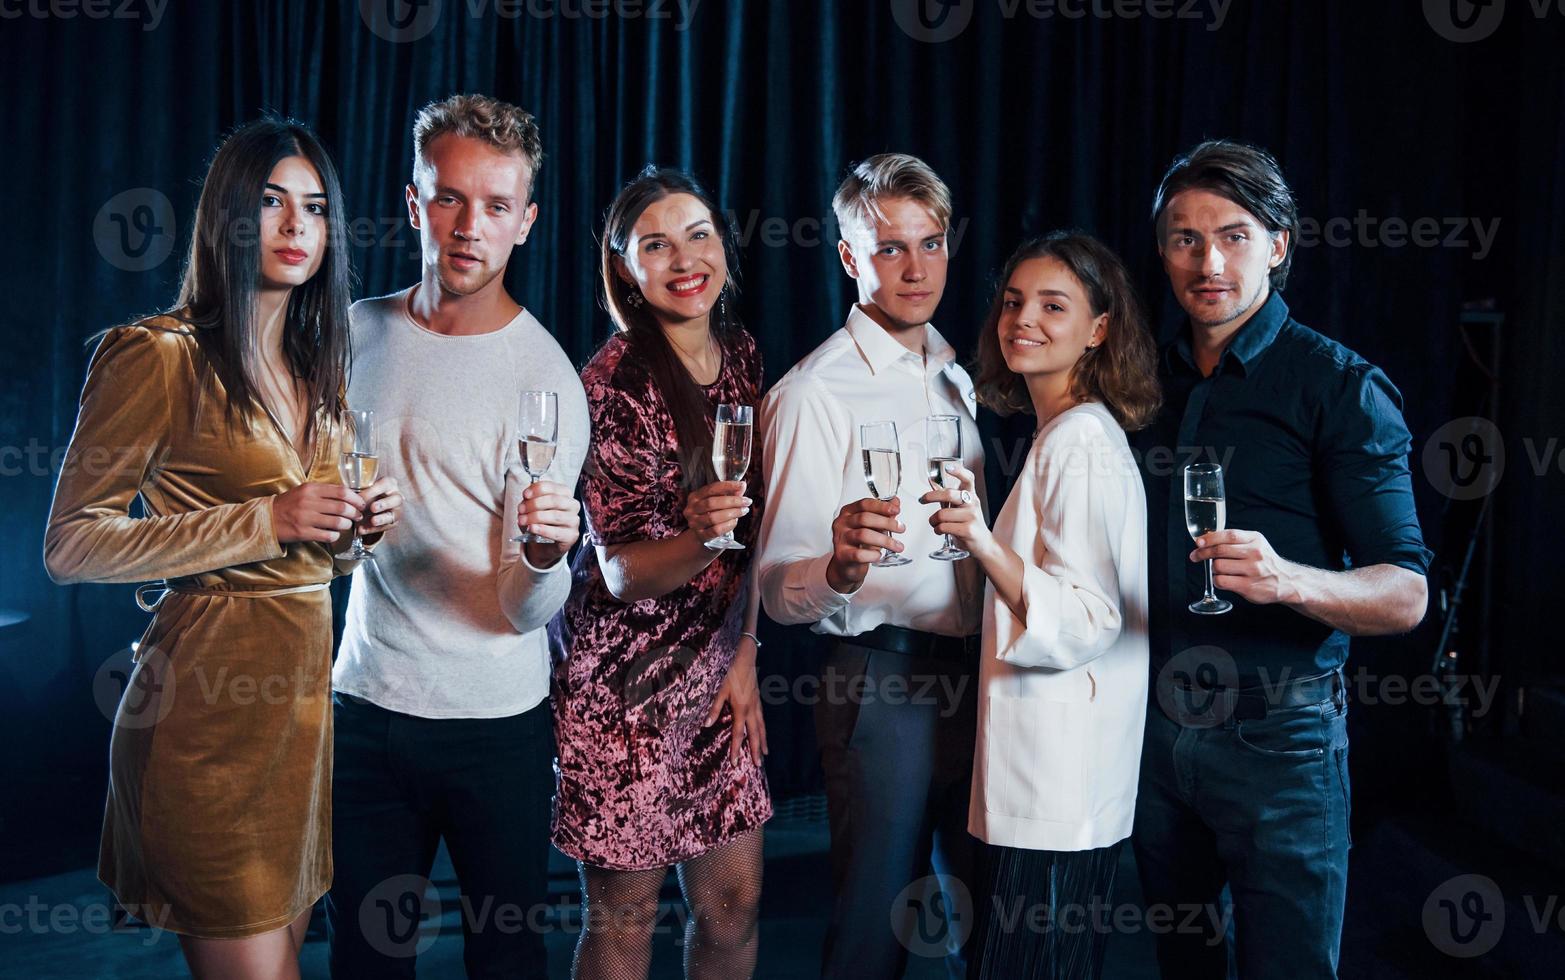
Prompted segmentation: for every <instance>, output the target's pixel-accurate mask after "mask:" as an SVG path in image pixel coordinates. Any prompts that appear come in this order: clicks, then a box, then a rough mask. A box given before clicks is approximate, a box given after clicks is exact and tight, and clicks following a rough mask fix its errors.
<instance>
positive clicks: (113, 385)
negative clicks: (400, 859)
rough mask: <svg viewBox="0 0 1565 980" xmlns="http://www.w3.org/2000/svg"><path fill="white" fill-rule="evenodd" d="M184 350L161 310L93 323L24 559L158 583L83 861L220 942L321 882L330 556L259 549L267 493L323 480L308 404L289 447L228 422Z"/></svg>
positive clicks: (182, 328)
mask: <svg viewBox="0 0 1565 980" xmlns="http://www.w3.org/2000/svg"><path fill="white" fill-rule="evenodd" d="M203 363H204V359H203V355H202V354H201V352H200V350H199V348H198V347H197V344H196V341H195V339H194V334H193V329H192V328H191V327H189V326H188V325H186V324H184V323H182V322H181V321H179V320H176V319H173V318H171V317H155V318H152V319H150V320H146V321H143V322H141V323H138V324H135V325H132V326H129V327H121V328H118V329H116V330H114V331H112V332H111V333H109V334H108V336H107V337H105V338H104V340H103V342H102V343H101V345H100V346H99V347H98V349H97V352H96V353H95V354H94V355H93V358H92V362H91V365H90V366H89V368H88V373H87V381H86V384H85V386H84V387H83V389H82V396H81V411H80V414H79V415H78V417H77V422H76V431H75V434H74V435H73V436H72V437H71V445H70V449H69V452H68V453H67V455H66V458H65V463H64V466H63V467H62V471H61V474H60V480H59V484H58V486H57V487H56V489H55V496H54V505H53V508H52V509H51V512H50V515H49V528H48V533H47V535H46V537H45V544H44V559H45V563H46V565H47V566H48V569H49V574H50V576H51V577H52V578H53V579H54V580H55V581H57V582H60V583H70V582H146V581H149V580H155V579H164V580H166V584H167V586H168V589H169V591H168V592H167V594H166V595H164V596H162V598H161V601H160V602H158V603H154V604H151V606H147V607H144V608H151V607H154V606H155V608H156V615H155V616H154V617H153V619H152V622H151V624H150V625H148V627H147V630H146V632H145V633H144V634H143V635H142V637H141V640H140V643H139V644H138V647H137V653H136V658H135V659H136V668H135V670H134V672H133V673H132V675H131V678H130V680H129V683H128V684H127V685H126V688H125V694H124V696H123V697H122V699H121V701H120V704H119V709H118V712H117V713H116V716H115V724H114V732H113V736H112V739H111V742H110V748H109V769H110V773H109V794H108V803H107V806H106V808H105V813H104V821H103V842H102V848H101V851H100V855H99V863H98V876H99V878H101V879H102V880H103V882H104V884H106V885H108V886H109V888H110V889H112V890H113V892H114V894H115V896H116V897H117V898H118V899H119V901H120V903H121V904H122V905H124V906H125V907H126V909H127V910H128V911H129V912H130V913H131V914H132V915H134V916H136V917H137V918H140V919H143V920H146V921H147V922H150V923H152V924H154V925H156V926H160V927H162V928H165V929H170V930H173V931H175V932H179V933H184V934H188V935H192V936H199V937H204V938H239V937H243V936H251V935H256V934H258V933H262V932H267V931H270V930H272V929H276V928H279V927H281V926H284V925H286V924H288V923H289V922H291V921H292V920H293V919H294V918H295V917H297V916H298V915H299V914H300V913H301V912H303V911H305V910H306V909H308V908H310V906H311V905H313V904H314V903H315V901H316V900H317V899H319V898H320V896H321V895H322V894H324V893H325V891H326V889H327V887H328V886H329V885H330V884H331V875H332V862H331V744H332V743H331V718H332V716H331V700H330V698H331V642H332V617H331V601H330V593H328V592H327V591H325V589H326V586H327V584H328V583H329V582H330V581H331V578H332V575H333V573H334V563H333V560H332V549H331V548H328V547H327V546H325V545H322V544H313V543H294V544H288V545H280V544H278V542H277V535H276V534H275V532H274V531H273V527H272V503H271V498H272V496H273V495H275V494H279V493H282V492H284V491H286V490H289V489H291V488H293V487H296V486H298V485H299V484H301V483H305V482H321V483H337V482H339V480H338V478H337V454H338V451H339V445H340V441H341V430H340V428H338V427H337V426H336V425H335V424H333V423H330V422H328V421H325V420H324V416H323V421H322V422H321V423H320V426H319V428H318V429H317V435H316V437H315V438H314V440H313V442H314V452H313V453H312V458H311V459H310V460H302V459H301V458H300V454H299V452H298V451H297V450H296V449H295V448H294V446H293V444H292V443H290V442H289V441H288V440H287V438H286V437H285V436H284V435H283V434H282V433H281V431H280V430H279V429H278V428H277V427H276V426H275V425H273V424H271V422H270V420H269V419H268V418H267V417H266V413H264V412H263V413H260V418H258V419H255V420H253V423H252V425H251V428H250V431H249V432H248V433H246V432H245V431H244V430H243V428H242V427H236V426H234V425H232V424H231V423H230V422H229V421H228V420H227V419H226V418H225V408H226V396H225V395H224V393H223V388H222V384H221V382H220V381H217V380H216V379H215V378H212V379H209V380H208V381H207V383H206V386H205V388H206V392H205V397H202V396H201V391H200V388H201V385H200V383H199V382H200V378H201V370H200V369H201V365H202V364H203ZM137 494H140V495H141V498H142V501H143V504H144V510H145V514H146V516H144V517H140V518H135V517H131V516H129V508H130V503H131V501H132V499H134V498H135V497H136V496H137ZM141 598H142V592H141V591H138V593H137V599H138V601H140V600H141Z"/></svg>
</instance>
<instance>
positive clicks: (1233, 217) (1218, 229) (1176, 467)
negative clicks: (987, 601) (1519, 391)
mask: <svg viewBox="0 0 1565 980" xmlns="http://www.w3.org/2000/svg"><path fill="white" fill-rule="evenodd" d="M1153 219H1154V221H1155V223H1156V226H1157V234H1158V251H1159V253H1160V254H1161V256H1162V259H1163V265H1164V269H1165V271H1166V272H1167V274H1168V278H1169V283H1170V285H1171V286H1172V288H1173V290H1174V294H1175V296H1176V297H1177V298H1178V300H1179V303H1180V305H1181V306H1183V307H1184V309H1185V312H1186V313H1187V314H1188V315H1189V322H1188V325H1187V326H1186V327H1185V328H1183V329H1182V330H1181V331H1180V332H1179V335H1178V337H1177V338H1176V340H1175V341H1174V342H1173V343H1172V344H1170V345H1169V346H1168V347H1167V348H1165V349H1164V351H1163V352H1162V355H1161V358H1160V374H1161V377H1162V381H1163V385H1164V394H1165V403H1164V407H1163V409H1162V412H1161V414H1160V415H1159V417H1158V419H1157V421H1156V422H1155V423H1154V424H1153V425H1152V426H1151V427H1150V428H1148V429H1146V430H1144V431H1143V432H1141V433H1138V434H1137V435H1136V436H1134V437H1133V440H1134V442H1135V444H1136V448H1137V450H1138V455H1139V456H1140V458H1141V460H1142V468H1143V476H1144V478H1145V482H1146V489H1147V507H1148V510H1149V516H1150V522H1149V526H1148V550H1149V554H1148V578H1149V586H1150V591H1149V595H1150V598H1151V603H1150V605H1151V610H1150V627H1149V628H1150V631H1151V639H1152V669H1153V674H1154V677H1153V692H1154V693H1153V700H1154V703H1153V704H1152V706H1151V709H1150V710H1149V711H1148V713H1147V729H1146V740H1145V743H1144V748H1143V755H1142V770H1141V786H1140V792H1139V796H1138V801H1137V808H1136V824H1135V834H1134V837H1133V843H1134V845H1135V850H1136V859H1137V862H1138V864H1139V866H1140V869H1141V878H1142V887H1143V890H1144V892H1145V896H1146V901H1147V903H1148V905H1149V907H1150V909H1151V910H1158V909H1161V908H1163V907H1168V908H1171V909H1172V910H1173V912H1174V913H1175V914H1174V915H1173V916H1172V919H1171V922H1172V926H1171V927H1170V928H1169V929H1168V930H1163V931H1161V932H1160V935H1159V937H1158V960H1159V963H1160V965H1161V969H1162V973H1163V976H1164V977H1203V978H1222V977H1226V976H1227V975H1228V968H1229V964H1228V960H1229V956H1230V952H1229V948H1228V944H1227V943H1226V942H1224V934H1223V933H1224V927H1225V925H1226V924H1227V919H1226V917H1225V914H1224V913H1222V912H1221V911H1220V910H1219V903H1220V902H1221V897H1220V896H1221V892H1222V889H1223V887H1224V885H1225V884H1226V885H1227V886H1228V887H1229V889H1230V891H1231V893H1232V898H1233V921H1232V926H1233V930H1232V939H1233V955H1234V956H1235V957H1236V958H1237V966H1238V973H1239V976H1240V977H1242V978H1245V980H1250V978H1253V977H1274V976H1275V977H1288V978H1290V980H1293V978H1301V977H1331V976H1335V974H1336V966H1337V953H1338V947H1339V944H1340V939H1341V933H1342V911H1343V901H1344V898H1345V895H1346V890H1347V865H1348V844H1349V840H1348V800H1349V791H1348V770H1347V724H1346V723H1347V718H1346V712H1347V702H1346V694H1345V690H1344V684H1343V676H1342V672H1343V665H1344V663H1345V662H1346V660H1347V654H1348V637H1350V636H1369V635H1376V634H1386V633H1401V632H1406V631H1408V630H1411V629H1413V628H1414V627H1415V626H1417V625H1418V623H1419V622H1420V621H1421V620H1422V619H1423V616H1424V611H1425V606H1426V603H1427V588H1426V584H1425V580H1424V576H1425V573H1426V572H1427V570H1428V564H1429V558H1430V554H1429V552H1428V551H1427V550H1426V549H1425V548H1424V544H1423V538H1422V535H1421V533H1420V531H1419V526H1418V518H1417V515H1416V513H1415V511H1414V507H1413V492H1412V478H1411V475H1410V472H1409V469H1408V461H1407V454H1408V449H1409V446H1410V444H1411V441H1412V440H1411V437H1410V436H1409V434H1408V431H1407V426H1406V425H1405V423H1404V422H1403V420H1402V411H1401V406H1402V400H1401V396H1400V395H1399V394H1398V393H1397V390H1396V388H1394V387H1393V386H1392V384H1391V382H1390V380H1389V379H1388V378H1387V377H1386V376H1385V374H1384V373H1382V372H1381V371H1380V370H1379V369H1378V368H1376V367H1374V366H1373V365H1371V364H1370V363H1368V362H1367V361H1365V360H1364V359H1363V358H1361V357H1359V356H1358V355H1357V354H1355V353H1353V352H1352V351H1350V350H1348V349H1347V348H1346V347H1343V346H1342V345H1341V344H1338V343H1336V342H1335V341H1332V340H1329V339H1327V338H1326V337H1323V336H1321V335H1320V334H1318V333H1315V332H1314V331H1312V330H1310V329H1309V328H1307V327H1305V326H1303V325H1302V324H1299V323H1298V322H1296V321H1295V320H1293V319H1292V318H1291V317H1290V316H1289V314H1288V306H1287V304H1286V303H1285V302H1284V301H1283V298H1282V296H1281V294H1280V290H1281V289H1282V287H1283V285H1284V283H1285V282H1286V279H1287V275H1288V268H1289V265H1290V263H1291V261H1292V257H1293V249H1294V246H1295V239H1296V238H1297V234H1298V216H1297V211H1296V208H1295V205H1294V201H1293V195H1292V192H1291V191H1290V190H1289V188H1288V185H1287V183H1286V182H1285V181H1284V179H1283V176H1282V173H1281V170H1280V168H1279V167H1278V165H1277V163H1276V161H1275V160H1274V159H1272V157H1271V156H1269V155H1268V154H1266V153H1265V152H1264V151H1261V150H1259V149H1256V148H1254V147H1250V146H1245V145H1242V144H1238V143H1232V142H1226V141H1213V142H1207V143H1202V144H1201V145H1199V146H1197V147H1196V148H1195V149H1194V150H1192V151H1191V152H1190V153H1188V154H1186V155H1184V156H1182V157H1180V158H1179V159H1177V160H1175V162H1174V164H1173V166H1172V167H1170V169H1169V171H1168V172H1167V173H1166V174H1165V175H1164V177H1163V181H1162V184H1161V186H1160V187H1159V188H1158V192H1157V198H1156V200H1155V202H1154V206H1153ZM1191 462H1215V463H1219V464H1221V465H1222V467H1223V476H1224V482H1225V485H1226V486H1225V491H1226V493H1225V499H1226V507H1227V523H1226V525H1225V528H1226V529H1224V530H1219V531H1215V532H1211V533H1207V534H1205V535H1203V536H1202V537H1201V538H1200V539H1199V540H1197V541H1196V542H1195V543H1194V544H1192V542H1191V539H1190V536H1189V533H1188V532H1187V530H1186V524H1185V514H1184V469H1185V466H1186V465H1187V464H1189V463H1191ZM1208 559H1212V560H1213V567H1212V572H1213V582H1214V584H1215V586H1216V588H1217V590H1218V591H1219V592H1220V593H1222V594H1223V596H1224V598H1227V599H1229V600H1231V601H1232V603H1233V609H1232V611H1231V612H1228V613H1227V614H1225V615H1197V614H1195V613H1193V612H1191V611H1190V609H1189V608H1188V606H1189V604H1190V603H1191V601H1192V600H1195V599H1197V598H1199V597H1200V596H1201V594H1202V591H1203V589H1204V587H1205V575H1206V571H1205V562H1206V561H1207V560H1208ZM1180 912H1185V913H1190V914H1186V915H1181V914H1178V913H1180ZM1149 921H1151V920H1149Z"/></svg>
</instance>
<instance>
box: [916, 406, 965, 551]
mask: <svg viewBox="0 0 1565 980" xmlns="http://www.w3.org/2000/svg"><path fill="white" fill-rule="evenodd" d="M924 447H925V452H926V453H928V458H929V486H930V487H931V488H932V489H935V490H947V489H950V488H949V487H947V486H946V477H947V476H948V475H949V474H948V473H947V472H946V467H947V466H954V465H957V464H959V463H961V462H962V420H961V418H959V417H958V416H955V415H931V416H929V417H928V418H926V419H924ZM940 506H942V507H949V506H951V505H950V504H941V505H940ZM945 539H946V541H945V546H944V547H942V548H941V549H940V550H939V551H932V552H930V553H929V557H931V558H938V559H939V560H940V561H960V560H961V559H963V558H966V557H967V552H966V551H964V550H963V549H961V548H958V547H957V546H956V542H955V541H952V540H951V535H949V534H947V535H946V536H945Z"/></svg>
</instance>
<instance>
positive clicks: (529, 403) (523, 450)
mask: <svg viewBox="0 0 1565 980" xmlns="http://www.w3.org/2000/svg"><path fill="white" fill-rule="evenodd" d="M559 436H560V400H559V398H558V396H556V395H555V393H554V392H552V391H524V392H522V404H521V408H520V409H519V410H518V412H517V416H516V449H517V452H518V453H519V454H520V455H521V457H522V469H524V470H526V471H527V475H528V477H529V478H530V480H529V482H528V486H532V485H533V484H534V483H537V482H538V481H539V480H541V479H543V475H544V474H545V473H547V472H549V467H550V466H552V465H553V464H554V449H555V446H556V445H558V443H559ZM511 540H512V541H520V542H522V543H523V544H526V543H527V542H530V541H547V540H548V539H547V538H542V537H539V536H538V535H536V534H533V533H531V532H529V531H523V532H521V533H520V534H518V535H516V536H515V537H514V538H512V539H511Z"/></svg>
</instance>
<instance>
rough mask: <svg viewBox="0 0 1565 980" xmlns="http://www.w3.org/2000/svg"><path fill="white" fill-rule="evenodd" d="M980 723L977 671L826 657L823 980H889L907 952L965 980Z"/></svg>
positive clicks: (839, 654) (820, 708) (893, 658)
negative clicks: (827, 860) (971, 800)
mask: <svg viewBox="0 0 1565 980" xmlns="http://www.w3.org/2000/svg"><path fill="white" fill-rule="evenodd" d="M977 717H978V716H977V677H976V671H975V670H974V669H973V667H970V666H966V665H963V664H960V663H953V662H951V661H949V660H942V659H936V658H932V657H924V656H911V655H907V654H901V653H892V652H889V651H886V650H873V649H869V648H867V647H860V646H855V645H853V643H852V642H851V641H847V642H840V643H836V644H834V645H833V647H832V650H831V652H830V653H829V654H828V655H827V658H826V662H825V664H824V665H823V670H822V672H821V690H820V697H819V700H818V701H817V702H816V707H815V734H816V740H817V742H818V743H819V745H820V750H821V766H822V768H823V769H824V770H825V774H826V804H827V809H828V811H829V814H830V818H831V869H832V886H833V896H832V909H831V921H830V923H829V924H828V926H827V930H826V943H825V948H824V950H823V952H822V960H823V963H822V970H821V973H822V976H823V977H824V978H826V980H893V978H896V977H900V976H901V975H902V971H903V969H904V967H905V966H906V965H907V961H908V956H909V954H910V953H911V954H914V955H917V956H919V957H922V958H937V957H938V958H942V959H944V961H945V966H946V975H947V976H948V977H954V978H960V977H962V976H963V975H964V974H965V973H966V970H967V957H966V949H967V944H968V942H970V940H971V935H970V929H971V923H970V922H969V921H965V920H966V919H967V917H968V916H969V915H970V912H969V910H968V909H965V908H963V906H964V905H965V904H966V903H965V901H964V898H965V896H967V895H968V894H970V890H971V887H972V882H973V880H974V879H973V870H974V868H973V864H974V856H975V851H976V848H977V845H978V841H977V840H976V839H975V838H974V837H973V836H972V835H971V834H969V833H968V832H967V802H968V797H969V793H970V789H971V783H972V779H973V746H974V741H975V739H976V735H977V724H978V721H977ZM958 896H961V897H958Z"/></svg>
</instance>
